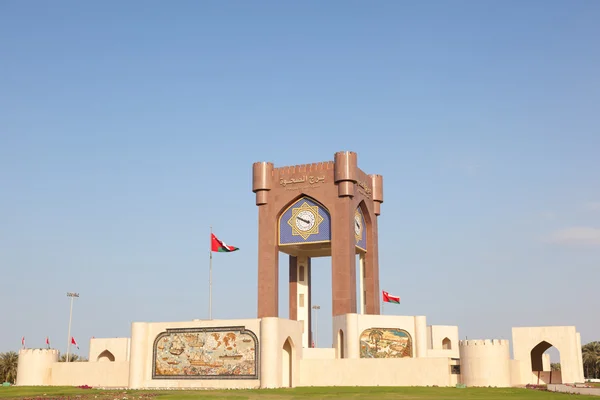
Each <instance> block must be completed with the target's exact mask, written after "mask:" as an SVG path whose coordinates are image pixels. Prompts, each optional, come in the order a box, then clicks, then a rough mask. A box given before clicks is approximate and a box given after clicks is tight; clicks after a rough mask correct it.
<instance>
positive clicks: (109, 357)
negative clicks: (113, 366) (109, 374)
mask: <svg viewBox="0 0 600 400" xmlns="http://www.w3.org/2000/svg"><path fill="white" fill-rule="evenodd" d="M97 361H104V362H106V361H109V362H114V361H115V356H114V355H113V353H111V352H110V351H108V350H104V351H103V352H102V353H100V354H99V355H98V359H97Z"/></svg>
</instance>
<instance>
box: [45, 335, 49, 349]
mask: <svg viewBox="0 0 600 400" xmlns="http://www.w3.org/2000/svg"><path fill="white" fill-rule="evenodd" d="M46 346H48V348H50V339H48V336H46Z"/></svg>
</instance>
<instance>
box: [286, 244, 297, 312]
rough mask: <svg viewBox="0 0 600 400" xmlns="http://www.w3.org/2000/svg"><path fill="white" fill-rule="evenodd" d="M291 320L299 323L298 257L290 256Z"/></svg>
mask: <svg viewBox="0 0 600 400" xmlns="http://www.w3.org/2000/svg"><path fill="white" fill-rule="evenodd" d="M289 283H290V284H289V301H288V303H289V314H288V315H289V319H291V320H292V321H298V257H296V256H290V282H289Z"/></svg>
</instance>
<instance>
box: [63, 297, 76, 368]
mask: <svg viewBox="0 0 600 400" xmlns="http://www.w3.org/2000/svg"><path fill="white" fill-rule="evenodd" d="M67 297H70V298H71V311H69V339H68V341H67V356H66V358H65V362H69V350H70V347H71V320H72V318H73V299H74V298H75V297H79V293H72V292H68V293H67Z"/></svg>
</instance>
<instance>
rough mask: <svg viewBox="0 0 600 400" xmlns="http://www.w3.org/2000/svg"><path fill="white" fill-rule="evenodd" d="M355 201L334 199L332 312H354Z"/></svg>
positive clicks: (338, 313)
mask: <svg viewBox="0 0 600 400" xmlns="http://www.w3.org/2000/svg"><path fill="white" fill-rule="evenodd" d="M354 211H355V206H354V202H353V201H352V199H351V198H350V197H341V198H339V199H337V202H336V205H335V210H334V212H333V213H332V223H331V248H332V254H331V286H332V315H333V316H336V315H343V314H348V313H356V258H355V257H356V254H355V242H354V226H353V224H354Z"/></svg>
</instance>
